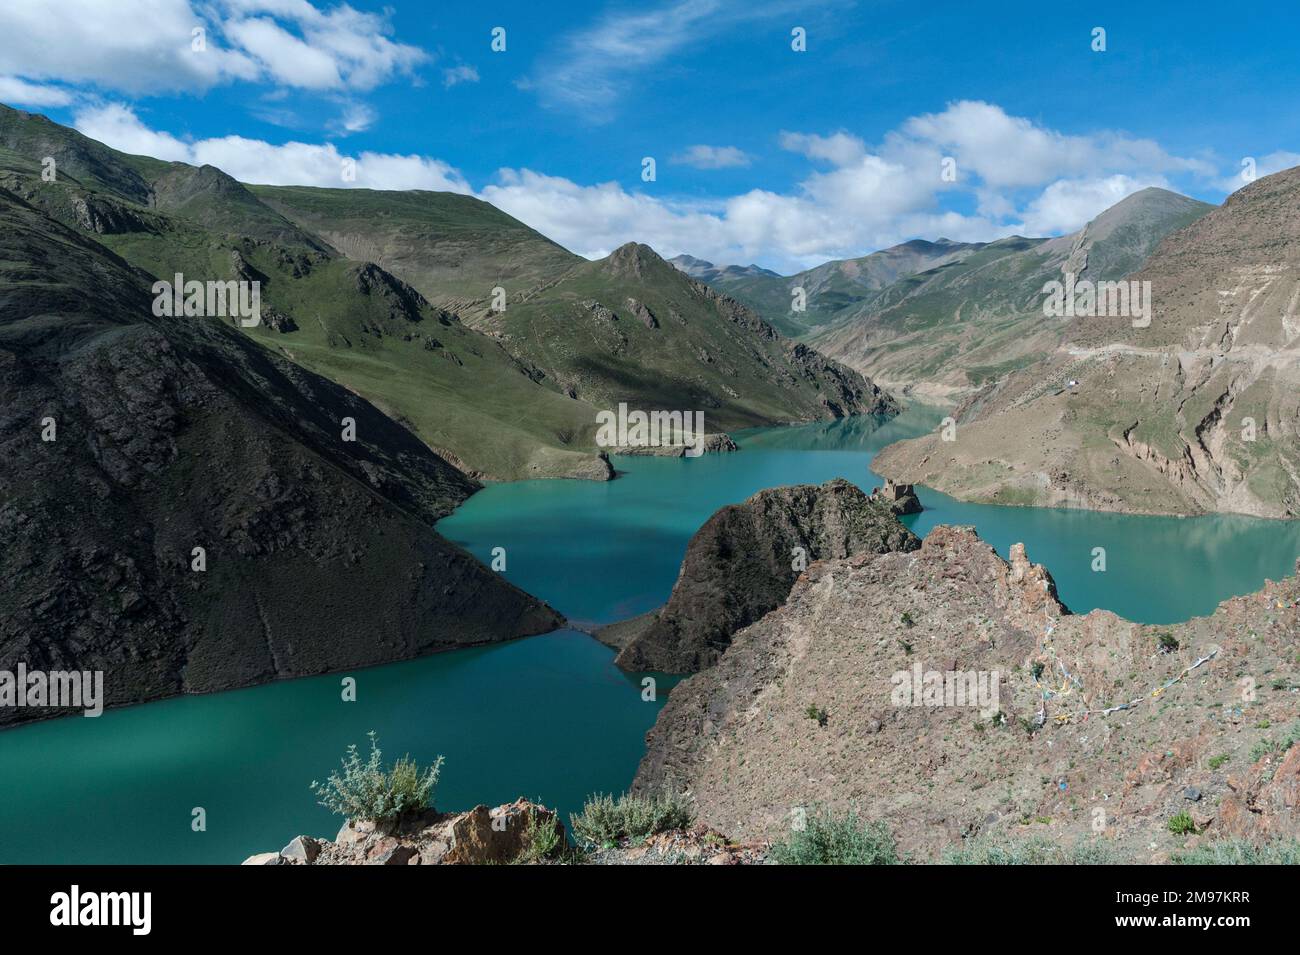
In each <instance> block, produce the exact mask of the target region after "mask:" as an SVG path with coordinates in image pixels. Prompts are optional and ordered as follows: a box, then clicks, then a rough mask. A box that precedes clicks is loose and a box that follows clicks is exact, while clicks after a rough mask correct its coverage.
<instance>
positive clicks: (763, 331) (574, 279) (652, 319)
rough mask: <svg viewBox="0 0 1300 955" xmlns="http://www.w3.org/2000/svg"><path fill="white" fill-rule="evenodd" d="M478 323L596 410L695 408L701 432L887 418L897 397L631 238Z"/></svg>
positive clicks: (507, 347) (894, 406) (477, 324)
mask: <svg viewBox="0 0 1300 955" xmlns="http://www.w3.org/2000/svg"><path fill="white" fill-rule="evenodd" d="M475 327H476V328H478V329H480V330H482V331H485V332H487V333H488V334H490V335H492V336H493V337H495V338H497V339H499V340H500V341H501V343H502V345H504V346H505V348H506V349H508V350H509V351H511V352H512V353H514V354H517V355H520V356H521V357H522V358H525V359H526V360H527V361H528V362H530V363H532V364H534V365H536V366H538V367H540V368H543V369H545V370H546V371H547V373H548V374H549V375H550V376H551V377H552V378H553V379H554V380H556V381H557V382H558V383H559V384H560V386H561V388H562V389H563V390H564V391H565V393H566V394H570V395H573V396H575V397H577V398H581V399H583V400H586V401H588V402H589V403H591V404H594V405H597V406H599V407H613V406H615V405H617V404H618V403H619V402H624V401H626V402H628V403H629V404H630V405H633V406H641V407H651V408H665V409H676V410H701V411H703V412H704V415H705V427H706V429H707V430H709V431H715V430H718V429H722V430H727V429H732V428H742V427H750V426H756V425H762V424H772V423H775V422H788V421H809V420H814V419H817V418H827V417H841V416H844V415H850V414H882V413H890V412H892V411H895V410H897V409H896V405H895V404H894V402H893V399H892V398H890V397H889V396H888V395H886V394H884V393H883V392H881V391H880V389H878V388H876V387H875V385H873V384H872V383H870V382H868V381H866V380H864V379H863V378H862V376H861V375H859V374H857V373H856V372H854V371H852V370H850V369H848V368H845V367H843V366H839V365H836V364H835V363H834V362H828V361H827V360H826V359H825V358H823V357H822V356H821V355H819V354H817V353H816V352H814V351H812V350H811V349H809V348H807V347H806V346H804V345H801V344H797V343H795V342H792V341H790V340H789V339H787V338H785V337H783V336H782V335H780V334H779V333H778V332H776V331H775V330H774V329H773V328H772V327H771V326H770V325H769V324H767V323H766V322H765V321H763V320H762V319H761V318H759V317H758V315H757V314H755V313H754V312H753V311H751V310H750V309H748V308H746V307H745V306H743V305H741V304H740V303H738V302H736V301H735V300H734V299H731V298H729V297H727V296H725V295H720V294H719V293H718V292H716V291H714V290H713V289H711V288H709V287H708V286H706V285H704V284H703V283H701V282H697V281H695V280H694V279H691V278H690V277H689V276H687V275H685V274H683V273H682V272H681V271H679V270H678V269H676V268H674V267H673V266H671V265H669V264H668V263H667V262H666V261H664V260H663V259H662V258H660V257H659V256H658V255H657V254H655V252H654V251H653V250H652V249H651V248H649V246H645V245H638V244H636V243H629V244H627V245H624V246H622V247H621V248H619V249H617V250H615V251H614V252H613V253H611V254H610V255H609V256H608V257H607V258H604V259H601V260H600V261H598V262H583V263H582V264H581V265H579V266H577V267H575V268H573V269H572V270H570V271H569V272H568V273H566V274H565V275H564V276H563V277H562V278H560V279H559V280H558V281H556V282H554V283H552V284H551V285H549V286H546V287H545V288H543V289H541V290H539V291H538V292H535V293H533V294H531V295H526V296H524V297H523V300H522V301H520V302H518V303H517V304H516V303H514V302H510V303H509V304H508V305H507V308H506V310H505V311H504V312H500V313H490V314H489V315H487V316H485V317H484V318H482V319H479V320H478V321H477V322H476V323H475Z"/></svg>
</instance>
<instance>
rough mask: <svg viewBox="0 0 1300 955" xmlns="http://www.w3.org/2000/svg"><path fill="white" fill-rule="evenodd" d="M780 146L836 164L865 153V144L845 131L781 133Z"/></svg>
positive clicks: (852, 159) (846, 161)
mask: <svg viewBox="0 0 1300 955" xmlns="http://www.w3.org/2000/svg"><path fill="white" fill-rule="evenodd" d="M781 148H782V149H788V150H789V151H790V152H792V153H800V154H802V155H804V156H807V157H808V158H809V159H824V160H826V161H828V162H831V163H834V164H835V165H836V166H847V165H849V164H850V163H853V162H856V161H857V160H859V159H861V158H862V157H863V156H865V155H866V154H867V147H866V144H865V143H863V142H862V140H860V139H858V137H857V136H850V135H849V134H848V133H846V132H843V131H841V132H838V133H833V134H832V135H830V136H818V135H816V134H815V133H789V132H784V131H783V132H782V133H781Z"/></svg>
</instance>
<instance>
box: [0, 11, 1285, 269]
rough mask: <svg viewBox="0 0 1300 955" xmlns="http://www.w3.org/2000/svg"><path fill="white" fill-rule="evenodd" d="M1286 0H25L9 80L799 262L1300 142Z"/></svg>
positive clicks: (1, 22) (256, 155) (320, 167)
mask: <svg viewBox="0 0 1300 955" xmlns="http://www.w3.org/2000/svg"><path fill="white" fill-rule="evenodd" d="M1138 7H1141V8H1142V9H1138ZM1293 9H1294V8H1293V6H1292V5H1289V4H1287V5H1282V4H1279V5H1277V6H1273V5H1270V4H1239V5H1236V6H1233V7H1230V8H1229V7H1225V6H1224V5H1222V4H1217V5H1213V6H1212V5H1209V4H1196V3H1148V4H1133V3H1113V4H1112V3H1088V4H1044V3H1041V2H1038V3H1015V2H998V3H994V4H969V3H932V4H918V3H915V2H892V0H872V2H867V0H862V2H856V3H855V2H850V0H832V2H821V3H793V2H784V0H745V2H735V0H686V2H683V0H667V2H664V0H643V2H641V3H638V4H631V3H603V2H597V3H588V4H584V3H563V4H540V3H536V2H531V3H440V4H426V3H413V2H404V0H396V2H390V3H389V4H387V5H381V4H377V3H369V2H365V0H354V2H352V3H350V4H334V3H328V2H324V0H310V2H309V0H60V2H57V3H56V2H53V0H7V2H6V3H5V5H4V7H3V9H0V36H4V37H5V42H4V44H3V45H0V101H2V102H6V103H9V104H10V105H14V106H21V107H24V108H30V109H36V110H39V111H41V112H44V113H46V114H48V115H50V116H51V117H53V118H54V119H56V120H58V121H61V122H65V123H69V124H73V125H76V126H77V127H78V128H80V129H82V130H83V131H85V132H86V133H87V134H89V135H92V136H94V137H95V138H98V139H101V140H103V141H105V142H108V143H109V144H110V145H113V146H115V147H117V148H120V149H125V150H128V151H132V152H143V153H148V154H151V155H158V156H161V157H162V158H166V159H182V160H185V161H189V162H211V163H213V164H214V165H218V166H220V167H222V168H224V169H226V170H227V171H228V172H230V173H231V174H233V175H235V176H237V177H238V178H241V179H244V180H246V181H260V182H281V183H285V182H294V183H304V184H310V185H328V186H344V185H349V186H369V187H372V188H431V189H453V190H456V191H462V192H472V193H474V194H476V195H480V196H481V197H483V198H485V199H487V200H488V201H491V202H493V203H495V204H497V205H499V206H501V207H502V208H504V209H506V211H508V212H510V213H511V214H513V215H516V216H518V217H519V218H521V219H523V220H524V221H525V222H527V223H529V224H530V225H532V226H534V227H535V228H538V229H540V230H541V231H543V232H545V233H546V234H548V235H550V236H551V237H553V238H555V239H556V240H557V241H559V242H561V243H562V244H564V245H566V246H567V247H569V248H572V249H573V250H574V251H576V252H579V253H582V254H584V255H590V256H596V255H601V254H604V253H606V252H608V251H609V250H611V249H612V248H614V247H616V246H617V245H619V244H621V243H622V242H624V241H628V240H633V239H636V240H639V241H644V242H647V243H649V244H651V245H653V246H654V247H655V248H656V249H658V250H659V251H660V252H662V253H663V254H665V255H673V254H676V253H678V252H691V253H692V254H695V255H699V256H701V257H705V258H709V259H712V260H714V261H717V262H750V261H756V262H758V263H759V264H762V265H765V266H768V267H771V268H775V269H778V270H781V271H793V270H795V269H797V268H800V267H805V266H808V265H812V264H816V263H818V262H821V261H824V260H826V259H830V258H840V257H847V256H853V255H861V254H864V253H866V252H870V251H872V250H873V249H876V248H880V247H882V246H885V245H889V244H892V243H894V242H898V241H903V240H906V239H909V238H914V237H928V238H935V237H938V236H940V235H946V236H948V237H950V238H955V239H965V240H987V239H992V238H996V237H998V236H1002V235H1009V234H1013V233H1020V234H1059V233H1062V232H1068V231H1072V230H1073V229H1076V228H1078V227H1079V226H1081V225H1082V224H1083V223H1084V222H1086V221H1087V219H1088V218H1090V217H1091V216H1093V215H1095V214H1096V213H1097V212H1100V211H1101V210H1102V209H1104V208H1106V207H1107V206H1109V205H1111V204H1113V203H1114V202H1116V201H1118V200H1119V199H1121V198H1123V196H1124V195H1127V194H1129V193H1131V192H1133V191H1135V190H1136V189H1139V188H1142V187H1144V186H1148V185H1159V186H1164V187H1167V188H1171V189H1175V190H1178V191H1181V192H1185V193H1187V194H1190V195H1194V196H1196V197H1198V198H1202V199H1206V200H1207V201H1212V202H1219V201H1222V199H1223V197H1224V196H1225V195H1226V194H1227V192H1229V191H1231V190H1232V189H1234V188H1237V187H1239V186H1240V185H1242V184H1243V183H1244V180H1243V179H1242V176H1241V172H1242V165H1241V163H1242V161H1243V159H1244V158H1246V157H1251V158H1252V159H1253V160H1254V169H1255V171H1256V173H1257V174H1259V175H1263V174H1266V173H1268V172H1272V171H1276V170H1277V169H1280V168H1285V167H1286V166H1290V165H1295V164H1297V163H1300V154H1298V153H1300V145H1297V138H1298V134H1300V115H1297V108H1296V106H1295V105H1294V103H1295V100H1296V96H1295V94H1294V93H1292V92H1291V91H1292V90H1294V89H1297V88H1300V83H1298V82H1297V81H1298V80H1300V75H1297V74H1298V73H1300V65H1298V60H1300V58H1297V57H1296V56H1295V55H1294V52H1293V49H1292V47H1293V41H1292V37H1293V36H1294V35H1295V33H1296V28H1297V27H1300V14H1297V13H1295V12H1293ZM496 27H501V28H504V30H505V47H506V48H505V50H504V51H502V52H495V51H493V49H492V47H491V45H492V39H493V36H492V31H493V29H494V28H496ZM796 27H802V28H803V29H804V31H806V38H807V40H806V49H805V50H802V51H796V50H794V49H792V45H791V41H792V35H791V31H792V30H793V29H794V28H796ZM1097 27H1101V28H1103V29H1104V30H1105V31H1106V32H1105V47H1106V48H1105V50H1104V51H1096V50H1094V49H1093V48H1092V47H1093V45H1094V42H1095V41H1094V37H1093V31H1094V28H1097ZM195 28H202V29H203V30H204V31H205V32H204V34H203V43H202V44H200V45H201V47H202V49H198V50H196V49H194V47H195V42H194V38H193V30H194V29H195ZM645 157H653V158H654V160H655V166H656V168H655V173H656V175H655V179H654V181H651V182H647V181H645V180H644V179H643V177H642V173H643V164H642V161H643V159H644V158H645ZM348 158H351V159H353V160H354V161H355V166H356V170H357V175H356V178H355V180H347V181H345V180H344V179H343V177H342V175H341V172H340V170H341V168H342V165H343V160H345V159H348ZM946 160H948V161H950V162H948V163H947V164H945V161H946ZM945 168H947V169H948V170H949V173H950V174H949V175H948V176H947V177H945V176H944V174H943V172H944V169H945Z"/></svg>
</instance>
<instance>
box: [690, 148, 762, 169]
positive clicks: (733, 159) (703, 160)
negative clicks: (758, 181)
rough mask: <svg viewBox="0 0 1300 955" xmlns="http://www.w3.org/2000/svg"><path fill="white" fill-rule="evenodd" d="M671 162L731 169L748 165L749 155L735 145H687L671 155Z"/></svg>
mask: <svg viewBox="0 0 1300 955" xmlns="http://www.w3.org/2000/svg"><path fill="white" fill-rule="evenodd" d="M671 162H674V163H676V164H677V165H679V166H694V167H695V168H696V169H731V168H734V167H736V166H748V165H749V156H747V155H746V154H745V152H744V150H741V149H738V148H737V147H735V146H704V145H697V146H688V147H687V148H686V149H684V150H682V151H681V152H679V153H677V154H676V155H675V156H673V157H671Z"/></svg>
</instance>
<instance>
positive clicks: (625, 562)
mask: <svg viewBox="0 0 1300 955" xmlns="http://www.w3.org/2000/svg"><path fill="white" fill-rule="evenodd" d="M936 421H937V415H936V414H934V413H932V412H930V411H928V410H926V409H914V410H911V411H908V412H907V413H905V414H904V415H903V416H901V417H900V418H897V419H894V420H893V421H890V422H887V423H882V422H878V421H874V420H871V419H854V420H848V421H841V422H833V423H827V424H819V425H809V426H804V427H797V428H781V429H770V430H763V431H756V432H749V433H743V434H740V435H737V436H736V437H737V440H738V441H739V443H740V445H741V448H742V450H741V451H739V452H737V453H734V454H725V455H706V456H704V457H701V458H697V459H676V458H642V457H633V458H617V459H616V461H617V463H618V467H619V469H620V470H621V471H623V472H625V473H624V474H623V475H622V476H621V477H620V478H619V479H618V480H616V481H611V482H608V483H601V484H596V483H592V482H582V481H528V482H520V483H515V484H503V485H495V486H492V487H489V488H487V489H485V490H483V491H482V492H480V493H479V494H476V495H475V496H474V497H473V498H471V499H470V500H469V501H468V502H467V503H466V504H465V505H464V506H463V507H461V509H460V510H458V511H457V512H456V513H455V514H453V515H452V516H450V517H448V518H447V519H446V520H444V521H443V522H442V523H441V524H440V525H439V530H441V531H442V533H444V534H445V535H446V536H447V537H449V538H450V539H452V540H454V541H456V542H458V543H460V544H461V545H462V546H464V547H466V548H467V549H468V550H470V551H471V552H473V553H474V554H476V555H477V556H478V557H480V558H481V559H483V560H484V561H485V562H486V561H490V560H491V556H492V550H493V548H495V547H504V548H505V550H506V561H507V564H506V571H505V574H506V576H507V577H508V578H509V579H510V580H512V581H513V582H514V583H516V584H518V585H519V586H520V587H523V588H524V589H525V590H528V591H530V592H531V593H534V594H536V595H538V596H539V597H541V598H543V599H545V600H546V601H547V602H549V603H550V604H551V605H552V606H554V607H555V608H556V609H558V610H560V611H561V612H562V613H564V614H565V615H566V616H567V617H569V619H570V620H571V621H573V622H574V624H575V625H577V626H591V625H594V624H598V623H607V622H610V621H614V620H619V619H623V618H625V617H629V616H632V615H634V614H638V613H642V612H644V611H646V610H650V609H652V608H654V607H656V606H658V605H659V604H661V603H663V601H664V600H665V599H666V598H667V596H668V593H669V591H670V590H671V589H672V585H673V582H674V580H675V579H676V576H677V569H678V566H679V565H680V562H681V558H682V554H683V552H684V550H685V547H686V542H687V540H688V539H689V538H690V536H691V534H693V533H694V532H695V530H696V529H698V527H699V526H700V524H702V523H703V522H704V521H705V520H706V519H707V518H708V517H709V515H711V514H712V513H713V512H714V511H715V510H717V509H718V508H719V507H721V506H723V505H724V504H729V503H735V502H737V501H741V500H744V499H745V498H746V497H748V496H749V495H750V494H753V493H754V492H755V491H758V490H761V489H762V488H765V487H774V486H778V485H783V484H798V483H810V482H812V483H821V482H823V481H826V480H829V479H831V478H834V477H845V478H848V479H849V480H852V481H854V482H856V483H857V484H859V485H861V486H862V487H863V488H870V487H871V486H873V485H874V484H878V483H879V481H878V480H876V479H875V478H874V476H873V475H872V474H871V473H870V471H869V464H870V461H871V458H872V455H873V454H874V453H875V452H876V451H877V450H879V449H880V448H881V447H883V446H884V445H886V444H888V443H890V442H892V441H895V440H898V439H899V438H901V437H907V436H910V435H913V434H917V433H920V432H922V431H924V430H927V429H929V428H931V427H933V426H934V424H935V422H936ZM919 493H920V497H921V501H922V503H923V504H924V505H925V506H926V508H927V510H926V511H925V512H924V513H922V514H919V515H915V516H913V517H909V518H907V519H906V521H905V522H906V523H908V524H909V525H910V526H911V527H912V529H913V530H914V531H916V532H917V533H918V534H921V535H924V534H925V533H926V532H927V531H928V530H929V529H930V528H931V527H934V526H935V525H936V524H942V523H949V524H953V523H956V524H973V525H975V527H977V528H978V529H979V532H980V534H981V536H983V537H984V539H985V540H987V541H989V543H991V544H993V545H994V546H995V547H996V548H997V549H998V551H999V552H1000V553H1002V554H1003V555H1004V556H1005V555H1006V553H1007V551H1008V549H1009V547H1010V545H1011V544H1013V543H1015V542H1017V541H1023V542H1025V544H1026V545H1027V548H1028V552H1029V557H1030V559H1031V560H1033V561H1035V562H1037V563H1043V564H1045V565H1046V566H1047V567H1048V569H1049V570H1050V571H1051V572H1052V574H1053V576H1054V577H1055V578H1056V581H1057V584H1058V587H1059V589H1060V593H1061V597H1062V599H1063V600H1064V601H1065V603H1066V604H1067V605H1068V606H1069V607H1070V608H1071V609H1072V610H1074V611H1076V612H1085V611H1087V610H1090V609H1092V608H1094V607H1105V608H1107V609H1110V610H1113V611H1115V612H1116V613H1118V614H1121V615H1122V616H1125V617H1129V618H1131V619H1135V620H1140V621H1143V622H1149V623H1167V622H1173V621H1178V620H1184V619H1187V618H1188V617H1191V616H1197V615H1201V614H1206V613H1209V612H1210V611H1212V610H1213V609H1214V607H1215V605H1216V604H1217V603H1218V602H1219V601H1221V600H1223V599H1224V598H1226V597H1229V596H1232V595H1235V594H1242V593H1247V592H1250V591H1252V590H1256V589H1258V588H1259V587H1260V585H1261V584H1262V583H1263V581H1264V579H1265V578H1266V577H1272V578H1274V579H1276V578H1279V577H1283V576H1286V575H1287V574H1290V573H1292V572H1293V569H1294V566H1295V559H1296V557H1297V555H1300V523H1295V522H1293V523H1282V522H1273V521H1259V520H1252V519H1249V518H1241V517H1204V518H1191V519H1178V518H1157V517H1130V516H1123V515H1114V514H1096V513H1089V512H1083V511H1067V510H1047V509H1028V508H1006V507H994V506H984V505H971V504H962V503H960V502H958V501H954V500H952V499H951V498H948V497H946V496H944V495H942V494H938V493H936V492H932V491H928V490H926V489H921V490H920V492H919ZM1096 547H1104V548H1105V549H1106V568H1107V569H1106V572H1105V573H1095V572H1093V571H1092V569H1091V568H1092V563H1093V549H1094V548H1096ZM612 660H613V653H612V651H610V650H608V649H606V648H605V647H603V646H601V645H600V644H598V643H596V641H594V640H593V639H591V638H590V637H588V636H586V635H585V634H582V633H578V632H576V631H561V632H558V633H554V634H548V635H546V636H542V637H534V638H531V639H528V640H521V641H516V642H513V643H509V644H504V645H500V646H494V647H482V648H474V649H469V650H461V651H456V652H453V653H445V654H440V655H438V656H434V657H427V658H425V659H422V660H414V661H410V662H407V663H398V664H391V665H388V666H383V667H375V668H371V669H367V670H361V671H357V672H356V673H354V674H351V675H352V676H355V677H356V679H357V684H358V699H357V701H356V702H353V703H345V702H342V700H341V694H340V679H341V676H342V675H341V674H340V675H331V676H325V677H314V678H310V679H304V680H293V681H287V682H281V683H275V684H271V685H268V686H261V687H255V688H252V689H247V690H237V691H233V692H228V693H219V694H214V695H210V696H202V697H185V698H180V699H174V700H165V701H162V702H158V703H150V704H145V705H142V706H134V707H128V708H125V709H118V710H110V711H108V712H106V713H105V714H104V715H103V716H102V717H100V718H98V719H85V718H82V717H69V718H66V719H60V720H54V721H50V722H46V723H41V724H37V725H34V726H27V727H22V728H20V729H14V730H6V731H3V732H0V863H23V862H69V863H71V862H80V863H99V862H125V863H131V862H238V861H239V860H241V859H243V858H244V857H245V856H247V855H250V854H251V853H253V852H257V851H267V850H274V849H278V848H279V847H281V846H283V845H284V844H285V843H287V842H288V841H289V839H290V838H291V837H292V836H294V835H296V834H298V833H300V832H307V833H310V834H313V835H318V836H332V835H333V833H334V832H335V831H336V830H337V828H338V823H339V820H338V819H337V818H335V817H331V816H330V815H329V814H328V813H327V812H326V811H325V810H324V809H322V808H320V807H319V806H316V805H315V798H314V797H313V796H312V794H311V792H310V791H309V788H308V785H309V783H310V782H311V781H312V780H313V779H320V778H322V777H324V776H325V775H327V774H328V773H329V771H330V769H332V768H333V767H334V766H335V765H336V764H337V761H338V758H339V756H340V755H341V754H342V752H343V750H344V748H345V747H346V745H347V744H348V743H352V742H356V743H361V744H364V742H365V734H366V733H367V732H368V731H369V730H372V729H373V730H375V731H377V732H378V733H379V737H380V743H381V746H382V747H383V749H384V751H385V753H386V755H387V756H388V757H395V756H399V755H402V754H404V753H409V754H410V755H411V756H413V757H415V758H417V759H419V760H420V761H421V762H427V761H430V760H432V759H433V758H434V757H436V756H437V755H438V754H442V755H444V756H445V757H446V764H445V766H444V768H443V782H442V783H441V784H440V786H439V788H438V796H437V803H438V805H439V806H440V807H442V808H447V809H452V808H465V807H468V806H471V805H474V804H475V803H479V802H485V803H488V804H490V805H495V804H497V803H501V802H506V801H509V800H512V799H514V798H515V797H517V796H521V795H522V796H527V797H530V798H535V799H540V800H542V801H543V802H545V803H547V804H548V805H552V806H557V807H559V808H560V809H561V811H562V812H564V813H566V814H567V813H569V812H571V811H574V810H576V809H577V808H579V807H580V806H581V802H582V799H583V797H584V796H585V795H586V794H587V793H590V792H595V791H621V790H623V789H624V788H626V787H627V785H628V783H629V782H630V781H631V779H632V776H633V774H634V773H635V770H636V765H637V762H638V761H639V759H640V757H641V753H642V750H643V746H644V742H643V741H644V735H645V732H646V730H647V729H649V727H650V726H651V725H652V724H653V722H654V719H655V716H656V714H657V713H658V709H659V707H660V706H662V704H663V699H664V694H665V691H666V690H667V689H668V687H669V686H671V683H672V680H671V679H669V678H664V677H662V675H660V676H659V679H658V687H659V691H660V692H659V696H658V699H657V700H655V701H650V702H648V701H644V700H643V699H642V684H641V679H640V677H638V676H632V675H628V674H624V673H621V672H620V671H619V670H617V669H616V668H615V667H614V666H613V665H612ZM200 806H201V807H203V808H204V809H205V810H206V817H207V829H206V831H204V832H195V831H193V830H192V828H191V818H192V815H191V813H192V810H193V809H194V807H200Z"/></svg>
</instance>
